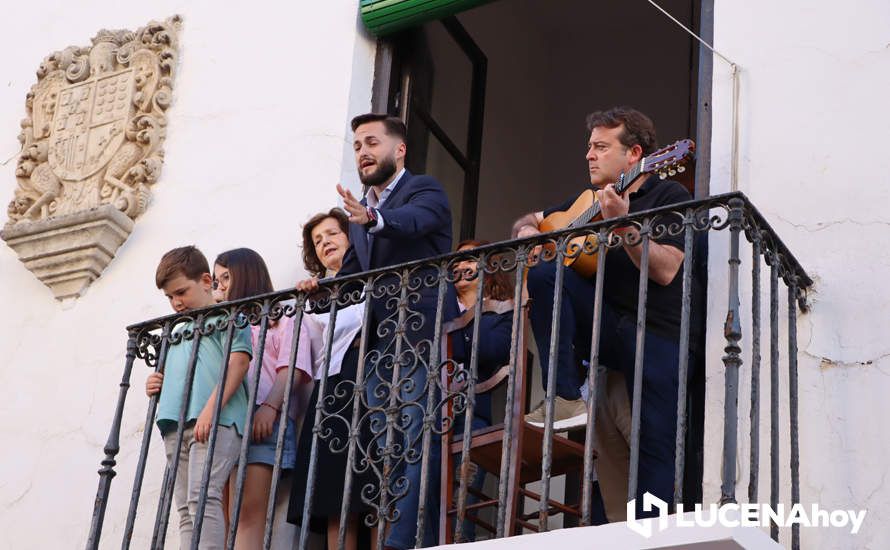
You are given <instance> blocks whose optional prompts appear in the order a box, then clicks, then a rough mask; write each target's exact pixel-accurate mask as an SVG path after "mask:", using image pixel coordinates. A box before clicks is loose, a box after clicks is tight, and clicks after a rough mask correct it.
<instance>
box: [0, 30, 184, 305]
mask: <svg viewBox="0 0 890 550" xmlns="http://www.w3.org/2000/svg"><path fill="white" fill-rule="evenodd" d="M180 26H181V18H180V17H179V16H173V17H171V18H169V19H167V20H166V21H163V22H155V21H152V22H151V23H149V24H148V25H146V26H145V27H143V28H141V29H139V30H137V31H135V32H132V31H126V30H101V31H99V33H98V34H97V35H96V36H95V37H94V38H93V39H92V46H90V47H78V46H70V47H68V48H65V49H64V50H62V51H57V52H54V53H52V54H51V55H49V56H48V57H47V58H45V59H44V60H43V63H42V64H41V65H40V68H39V69H38V71H37V83H36V84H34V85H33V86H32V87H31V90H30V92H28V95H27V97H26V100H25V106H26V109H27V113H28V116H27V118H25V119H24V120H23V121H22V123H21V126H22V131H21V133H20V134H19V141H20V142H21V143H22V152H21V155H20V156H19V159H18V163H17V165H16V171H15V175H16V179H17V180H18V186H17V188H16V190H15V195H14V197H13V199H12V201H11V202H10V203H9V207H8V209H7V213H8V216H9V218H8V221H7V223H6V225H5V227H4V228H3V231H0V238H2V239H3V240H4V241H6V243H7V244H8V245H9V246H10V247H11V248H12V249H14V250H15V251H16V253H17V254H18V256H19V259H20V260H21V261H22V262H23V263H24V264H25V266H26V267H27V268H28V269H29V270H31V272H33V273H34V274H35V275H36V276H37V277H38V278H39V279H40V280H41V281H42V282H43V283H44V284H46V285H47V286H48V287H49V288H50V289H51V290H52V291H53V294H54V295H55V297H56V298H57V299H60V300H62V299H65V298H70V297H77V296H81V295H82V294H83V293H84V292H85V291H86V289H87V287H89V285H90V283H92V282H93V281H94V280H96V279H97V278H98V277H99V275H100V274H101V273H102V271H103V270H104V269H105V267H106V266H107V265H108V263H109V262H110V261H111V259H112V258H113V257H114V255H115V253H116V252H117V249H118V248H119V247H120V246H121V244H123V243H124V241H125V240H126V239H127V237H128V236H129V234H130V232H131V231H132V230H133V223H134V220H135V219H136V217H137V216H139V214H141V213H142V212H144V211H145V209H146V207H147V206H148V203H149V198H150V197H151V186H152V185H153V184H154V183H155V182H156V181H157V179H158V176H159V175H160V171H161V165H162V164H163V160H164V151H163V144H164V138H165V135H166V126H167V116H166V111H167V108H168V107H169V106H170V102H171V99H172V89H173V75H174V69H175V65H176V59H177V50H178V34H179V30H180Z"/></svg>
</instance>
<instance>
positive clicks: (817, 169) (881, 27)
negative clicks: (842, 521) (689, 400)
mask: <svg viewBox="0 0 890 550" xmlns="http://www.w3.org/2000/svg"><path fill="white" fill-rule="evenodd" d="M714 35H715V40H716V47H717V49H719V50H720V51H722V52H723V53H724V54H725V55H727V56H729V57H730V58H731V59H733V60H734V61H735V62H736V63H738V64H739V66H740V67H741V70H742V72H741V90H740V91H741V95H740V97H741V100H740V159H741V162H740V170H739V189H740V190H741V191H743V192H745V193H746V194H747V195H748V196H749V197H750V198H751V199H752V200H753V201H754V203H755V204H756V205H757V206H758V208H760V210H761V212H763V214H764V215H765V216H766V218H767V219H768V220H769V222H770V223H771V224H772V225H773V227H774V228H775V230H776V231H777V232H778V234H779V235H780V236H781V238H782V239H783V240H784V241H785V243H786V244H787V245H788V246H789V248H790V249H791V250H792V251H793V253H794V254H795V255H796V256H797V257H798V259H799V260H800V261H801V263H802V264H803V266H804V268H805V269H806V270H807V271H808V273H810V274H811V275H812V277H813V279H814V280H815V285H814V287H813V290H812V291H811V292H810V294H809V302H810V305H811V311H810V312H809V313H807V314H805V315H801V316H800V317H799V319H798V322H797V329H798V339H799V346H800V347H799V353H798V362H799V373H800V374H799V375H800V382H799V388H800V407H799V414H800V449H801V451H800V462H801V466H800V467H801V500H802V502H804V503H819V504H820V505H821V506H822V507H823V508H827V509H836V508H844V509H857V510H858V509H863V508H865V509H867V510H868V515H867V517H866V519H865V524H864V526H863V528H862V531H861V533H860V534H859V535H857V536H851V535H850V534H849V532H848V530H844V529H816V528H811V529H803V530H802V539H803V545H802V547H804V548H824V549H829V548H832V549H833V548H887V547H888V546H890V529H888V527H887V525H888V522H890V493H888V491H887V490H886V488H885V484H884V483H885V481H886V479H887V476H888V473H890V461H888V458H887V457H888V456H890V443H888V437H887V428H886V418H887V417H888V415H890V405H888V399H887V395H888V393H890V376H888V374H890V359H888V357H890V344H888V340H887V337H886V334H887V333H888V330H890V317H888V316H887V313H886V312H887V311H888V306H890V293H888V291H887V290H886V288H887V280H888V277H890V252H888V250H887V247H886V243H887V242H890V240H888V239H890V226H888V223H887V219H888V216H887V212H886V205H887V203H888V200H890V190H888V187H887V184H886V181H887V175H886V174H887V172H888V169H890V158H888V156H887V154H886V144H887V137H888V135H890V111H888V109H887V107H886V101H887V97H888V92H890V4H888V3H887V2H886V1H882V0H855V1H851V2H845V3H837V2H828V1H826V0H820V1H818V2H809V1H803V0H795V1H788V2H769V1H765V0H754V1H749V2H730V1H719V2H716V7H715V31H714ZM714 66H715V70H714V86H713V90H714V97H713V109H714V110H713V121H714V128H713V130H714V134H713V135H714V138H713V144H712V152H713V164H712V180H711V192H712V193H719V192H723V191H727V190H729V187H730V183H729V179H728V176H729V170H730V164H729V163H730V157H729V152H730V147H729V145H730V122H731V111H730V86H729V82H730V80H729V71H728V68H727V66H726V64H725V63H723V62H722V61H720V60H719V59H716V58H715V62H714ZM726 244H727V241H726V240H725V239H723V238H714V239H712V243H711V245H712V247H711V270H710V273H711V279H710V294H709V299H710V304H709V344H708V345H709V363H708V368H709V379H708V387H707V391H708V411H707V418H708V426H707V432H706V444H705V452H706V471H705V479H706V480H707V481H708V483H707V487H706V493H705V495H706V500H710V501H714V500H716V499H717V498H718V497H719V494H720V492H719V479H720V467H721V458H720V450H721V446H720V445H721V441H722V423H721V422H722V421H721V419H722V407H723V381H724V377H723V367H722V364H721V362H720V359H719V358H720V357H721V355H722V347H723V346H724V345H725V343H724V341H723V339H722V322H723V319H724V318H725V314H726V267H725V266H726V258H727V247H726ZM742 260H743V263H742V271H741V273H742V290H743V296H742V304H743V307H744V308H746V309H744V310H743V311H744V313H743V315H744V316H745V319H744V322H745V323H746V325H745V327H744V330H745V334H744V336H743V340H742V343H743V347H744V361H745V364H744V365H743V367H742V369H741V377H742V388H741V393H740V396H739V412H740V415H741V417H742V422H741V423H740V427H739V435H740V447H739V456H740V457H741V458H740V460H739V461H737V464H738V476H737V479H738V480H739V483H738V485H737V493H736V494H737V496H738V498H739V500H740V501H746V500H747V490H748V482H747V479H748V471H749V470H748V456H749V452H750V446H749V444H748V443H747V439H748V430H749V427H750V424H749V422H747V420H746V419H747V418H748V413H749V405H748V403H749V399H750V397H749V393H748V392H749V388H750V383H749V382H748V380H749V379H750V358H751V355H750V349H751V348H750V346H751V330H750V305H749V304H750V300H751V290H750V289H751V284H750V278H751V275H750V266H751V261H750V252H748V251H747V250H745V251H744V252H743V255H742ZM767 273H768V272H766V271H765V272H764V290H766V291H768V278H766V277H767V276H768V275H767ZM767 300H768V294H764V302H763V303H764V306H763V307H764V313H763V320H764V331H765V332H764V337H766V338H768V334H769V333H768V327H769V325H768V324H767V323H768V312H769V309H768V301H767ZM781 303H782V305H783V307H782V309H781V312H780V319H781V324H782V326H783V329H782V331H781V337H782V341H783V342H787V340H785V335H786V330H785V328H784V327H785V326H786V323H787V313H786V311H787V310H786V308H785V307H784V306H785V304H786V298H785V295H784V292H782V294H781ZM781 351H782V357H781V365H782V366H781V369H782V380H781V396H782V398H781V399H782V403H783V405H782V407H781V417H780V421H781V426H782V431H781V434H782V435H781V437H782V442H783V443H782V446H781V449H780V460H781V462H780V463H781V468H782V470H781V479H782V492H781V500H782V501H784V502H788V501H789V500H790V489H789V485H788V484H789V448H788V407H787V395H788V394H787V392H788V386H787V367H786V365H787V344H782V349H781ZM763 354H764V363H763V365H764V366H763V367H762V368H763V374H764V376H763V377H762V378H761V395H762V400H763V401H762V403H763V404H764V405H765V406H764V407H763V408H762V409H761V410H762V411H763V412H762V418H763V419H764V422H762V423H761V446H760V450H761V466H762V467H761V469H760V486H759V487H760V495H759V500H760V501H761V502H768V500H769V446H768V441H769V431H768V430H769V424H768V419H769V413H768V408H767V406H768V401H769V388H768V383H769V379H768V376H767V368H768V367H767V365H768V360H769V347H768V340H767V341H764V344H763ZM780 540H781V541H782V542H783V543H785V544H788V543H790V534H789V533H787V532H783V533H782V535H781V539H780Z"/></svg>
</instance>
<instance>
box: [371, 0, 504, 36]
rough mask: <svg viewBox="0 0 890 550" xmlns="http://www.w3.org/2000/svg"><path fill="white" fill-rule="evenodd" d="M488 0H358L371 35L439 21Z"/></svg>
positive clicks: (384, 33)
mask: <svg viewBox="0 0 890 550" xmlns="http://www.w3.org/2000/svg"><path fill="white" fill-rule="evenodd" d="M491 1H492V0H361V7H360V9H361V14H362V21H364V23H365V26H366V27H367V28H368V30H369V31H370V32H371V34H373V35H375V36H384V35H387V34H390V33H393V32H396V31H398V30H402V29H405V28H408V27H413V26H415V25H420V24H423V23H426V22H427V21H433V20H435V19H442V18H443V17H448V16H449V15H454V14H456V13H458V12H461V11H464V10H468V9H470V8H475V7H476V6H481V5H482V4H487V3H489V2H491Z"/></svg>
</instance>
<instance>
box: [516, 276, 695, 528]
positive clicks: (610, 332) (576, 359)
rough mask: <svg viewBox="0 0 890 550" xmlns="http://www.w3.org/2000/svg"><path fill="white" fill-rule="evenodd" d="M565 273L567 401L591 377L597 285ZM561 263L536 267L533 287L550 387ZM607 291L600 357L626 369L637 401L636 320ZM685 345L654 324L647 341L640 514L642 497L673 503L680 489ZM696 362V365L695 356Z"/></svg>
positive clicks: (533, 314) (560, 379)
mask: <svg viewBox="0 0 890 550" xmlns="http://www.w3.org/2000/svg"><path fill="white" fill-rule="evenodd" d="M563 273H564V277H563V292H564V294H563V297H562V307H561V308H560V311H559V315H560V318H559V323H560V325H559V343H558V346H557V365H556V394H557V395H559V396H560V397H563V398H564V399H580V398H581V392H580V389H579V388H580V386H581V385H582V384H583V383H584V382H585V378H584V374H583V372H582V371H581V370H580V369H579V368H578V365H579V364H580V362H581V361H580V360H581V359H589V357H590V337H591V329H592V327H593V301H594V292H595V285H594V282H593V281H592V280H588V279H585V278H584V277H582V276H580V275H578V274H577V273H576V272H575V271H574V270H573V269H571V268H566V269H565V271H564V272H563ZM555 280H556V265H555V263H554V262H541V263H540V264H538V265H536V266H534V267H532V268H531V269H529V272H528V290H529V295H530V296H531V298H532V306H531V311H530V314H529V316H530V319H531V325H532V331H533V332H534V334H535V341H537V342H538V352H539V355H540V361H541V371H542V373H543V377H544V381H543V384H544V387H545V388H546V386H547V372H548V370H549V364H548V363H549V350H550V328H551V325H552V312H553V289H554V286H555ZM607 300H608V297H604V300H603V309H602V323H601V327H600V363H601V364H603V365H605V366H606V367H608V368H610V369H615V370H619V371H621V372H622V373H623V374H624V379H625V381H626V384H627V392H628V396H630V398H631V404H633V385H634V374H635V373H634V357H635V354H636V319H635V318H633V317H630V316H627V315H622V314H621V313H620V312H618V311H616V310H614V309H613V308H611V307H610V306H609V304H608V301H607ZM679 356H680V346H679V343H678V342H676V341H674V340H671V339H670V338H667V337H664V336H660V335H658V334H655V333H653V332H652V331H650V330H647V331H646V333H645V345H644V347H643V394H642V399H643V402H642V407H641V408H640V411H641V412H640V461H639V470H638V472H639V475H638V483H637V514H638V517H646V515H652V514H651V513H650V514H643V513H642V509H641V506H642V499H641V497H642V495H643V493H644V492H649V493H652V494H653V495H655V496H657V497H658V498H660V499H662V500H664V501H666V502H671V501H672V500H673V495H674V452H675V444H676V434H677V388H678V374H677V369H678V364H679ZM690 364H692V362H691V360H690Z"/></svg>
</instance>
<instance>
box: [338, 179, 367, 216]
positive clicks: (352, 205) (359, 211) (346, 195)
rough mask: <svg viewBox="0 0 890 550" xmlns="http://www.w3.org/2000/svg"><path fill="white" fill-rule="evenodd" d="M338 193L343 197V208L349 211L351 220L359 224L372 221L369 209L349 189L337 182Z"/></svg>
mask: <svg viewBox="0 0 890 550" xmlns="http://www.w3.org/2000/svg"><path fill="white" fill-rule="evenodd" d="M337 193H339V194H340V196H341V197H343V208H345V209H346V212H348V213H349V221H351V222H352V223H357V224H359V225H365V224H366V223H368V221H370V218H369V217H368V209H367V207H366V206H365V205H363V204H362V203H361V202H359V200H358V199H357V198H355V197H354V196H353V194H352V192H351V191H350V190H349V189H346V188H345V187H343V186H342V185H340V184H339V183H338V184H337Z"/></svg>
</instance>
